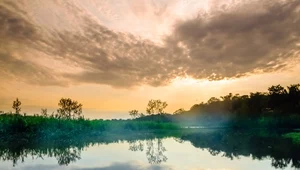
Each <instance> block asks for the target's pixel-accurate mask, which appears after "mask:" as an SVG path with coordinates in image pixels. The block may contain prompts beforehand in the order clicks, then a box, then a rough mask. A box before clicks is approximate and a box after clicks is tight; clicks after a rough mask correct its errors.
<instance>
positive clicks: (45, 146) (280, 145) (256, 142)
mask: <svg viewBox="0 0 300 170" xmlns="http://www.w3.org/2000/svg"><path fill="white" fill-rule="evenodd" d="M153 135H154V134H152V135H150V136H148V137H146V138H145V136H143V139H141V136H131V137H128V138H121V137H120V136H116V137H115V138H113V139H112V138H105V137H101V138H97V139H86V138H82V140H80V141H78V140H67V141H63V142H62V141H60V142H50V143H49V142H45V141H44V142H43V141H39V142H37V141H27V140H21V138H3V137H2V138H0V160H3V161H11V162H12V164H13V166H15V165H17V164H18V163H19V162H24V160H25V158H30V157H31V158H32V159H43V157H54V158H56V160H57V162H58V164H59V165H69V164H70V163H74V162H76V161H77V160H80V159H81V152H82V150H83V149H84V148H87V147H90V146H91V145H94V144H109V143H117V142H119V141H120V140H121V141H128V143H129V150H130V151H135V152H144V153H145V154H146V158H147V159H148V162H149V163H150V164H161V163H163V162H166V161H167V160H168V158H167V156H166V155H165V152H166V148H165V147H164V145H163V141H164V135H163V134H160V136H159V137H155V138H154V136H153ZM174 136H175V135H174ZM165 137H170V135H169V136H167V135H166V136H165ZM174 140H175V141H177V142H179V143H182V142H184V141H189V142H190V143H191V144H192V145H193V146H194V147H195V149H196V148H200V149H205V150H207V151H208V152H209V153H210V154H211V155H213V156H223V157H227V158H229V159H236V158H239V157H241V156H245V157H250V158H252V159H253V160H263V159H270V160H271V166H273V167H275V168H286V167H288V166H291V167H294V168H300V154H299V151H300V144H296V143H294V142H293V141H292V140H291V139H288V138H284V137H282V133H277V132H274V133H273V132H270V131H259V130H255V131H252V132H247V131H237V130H223V131H222V130H216V131H213V132H192V133H182V134H180V136H178V135H177V136H176V138H175V139H174ZM212 159H213V158H212Z"/></svg>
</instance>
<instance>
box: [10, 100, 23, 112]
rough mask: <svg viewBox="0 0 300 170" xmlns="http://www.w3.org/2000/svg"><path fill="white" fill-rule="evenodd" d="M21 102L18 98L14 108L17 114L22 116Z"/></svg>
mask: <svg viewBox="0 0 300 170" xmlns="http://www.w3.org/2000/svg"><path fill="white" fill-rule="evenodd" d="M21 104H22V103H21V101H20V100H19V99H18V98H17V99H16V100H15V101H14V102H13V106H12V108H13V109H15V110H16V114H20V112H21V107H20V106H21Z"/></svg>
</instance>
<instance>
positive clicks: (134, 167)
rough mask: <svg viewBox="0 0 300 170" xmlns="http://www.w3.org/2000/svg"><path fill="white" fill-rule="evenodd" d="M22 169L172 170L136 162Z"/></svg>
mask: <svg viewBox="0 0 300 170" xmlns="http://www.w3.org/2000/svg"><path fill="white" fill-rule="evenodd" d="M23 169H25V170H27V169H28V170H29V169H30V170H35V169H36V170H39V169H45V170H56V169H64V170H146V169H147V170H172V168H170V167H168V166H162V165H141V164H138V163H136V162H128V163H127V162H126V163H112V164H111V165H108V166H104V167H95V168H77V167H62V166H58V165H36V166H26V167H24V168H23Z"/></svg>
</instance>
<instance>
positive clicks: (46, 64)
mask: <svg viewBox="0 0 300 170" xmlns="http://www.w3.org/2000/svg"><path fill="white" fill-rule="evenodd" d="M299 7H300V1H297V0H290V1H288V0H263V1H259V0H238V1H229V0H221V1H215V0H204V1H193V0H190V1H189V0H187V1H186V0H182V1H177V0H176V1H175V0H174V1H160V0H152V1H146V0H145V1H140V0H135V1H117V0H116V1H109V2H108V1H97V0H91V1H89V2H85V1H80V0H70V1H67V2H65V1H64V2H59V1H54V0H53V1H51V0H49V1H38V0H32V1H25V0H24V1H9V0H4V1H1V2H0V9H1V10H0V11H1V12H0V23H1V24H0V25H1V26H0V27H2V29H0V44H1V45H0V67H1V69H0V78H1V79H2V83H1V84H0V89H1V90H0V111H5V112H8V111H11V110H13V109H12V102H13V101H14V100H15V99H16V98H19V99H20V100H21V102H22V113H23V112H26V113H28V114H33V113H40V110H41V108H47V109H48V110H49V112H52V111H55V110H56V109H57V107H58V105H57V104H58V102H59V99H60V98H62V97H67V98H68V97H69V98H71V99H73V100H76V101H78V102H80V103H82V104H83V113H84V116H85V117H86V118H91V119H99V118H103V119H112V118H117V119H118V118H129V115H128V111H129V110H132V109H137V110H139V111H141V112H145V106H146V105H147V102H148V101H149V100H150V99H161V100H162V101H166V102H167V103H168V104H169V105H168V107H167V108H166V112H168V113H173V112H174V111H175V110H177V109H179V108H184V109H185V110H189V109H190V108H191V107H192V106H193V105H194V104H197V103H201V102H206V101H207V100H208V99H209V98H210V97H220V96H224V95H227V94H228V93H233V94H241V95H242V94H249V93H250V92H256V91H259V92H265V91H267V88H268V87H270V86H271V85H277V84H281V85H282V86H284V87H286V86H288V85H290V84H297V83H299V82H300V76H299V72H300V53H299V52H300V40H299V37H300V31H299V30H300V14H299V13H300V8H299Z"/></svg>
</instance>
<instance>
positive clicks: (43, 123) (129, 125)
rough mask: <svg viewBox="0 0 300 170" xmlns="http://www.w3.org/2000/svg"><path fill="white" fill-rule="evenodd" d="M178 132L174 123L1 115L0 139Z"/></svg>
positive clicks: (52, 138) (65, 137) (66, 137)
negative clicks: (158, 131) (8, 136)
mask: <svg viewBox="0 0 300 170" xmlns="http://www.w3.org/2000/svg"><path fill="white" fill-rule="evenodd" d="M172 129H179V127H178V126H177V125H175V124H173V123H167V122H153V121H136V120H85V119H83V118H79V119H57V118H55V117H44V116H39V115H35V116H23V115H19V114H16V115H14V114H2V115H0V136H1V135H2V136H6V135H8V134H9V135H12V136H14V135H22V136H24V137H25V138H26V139H32V138H42V139H49V140H56V139H68V138H74V137H78V136H82V135H87V134H88V135H92V136H94V135H96V136H97V135H101V134H103V133H124V132H129V131H153V130H172Z"/></svg>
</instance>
